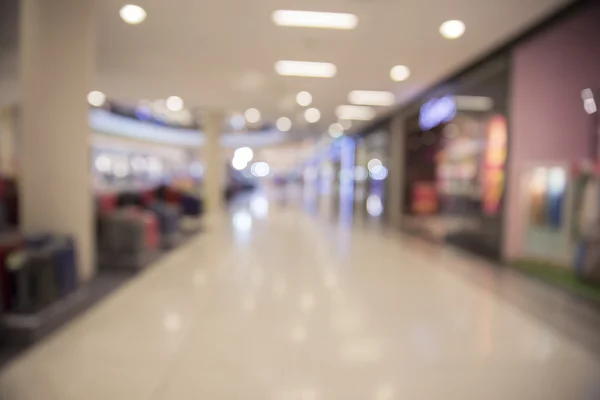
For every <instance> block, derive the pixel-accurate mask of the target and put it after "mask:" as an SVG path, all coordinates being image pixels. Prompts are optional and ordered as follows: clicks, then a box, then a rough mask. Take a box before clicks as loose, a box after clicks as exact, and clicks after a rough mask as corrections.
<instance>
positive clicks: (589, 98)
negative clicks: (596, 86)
mask: <svg viewBox="0 0 600 400" xmlns="http://www.w3.org/2000/svg"><path fill="white" fill-rule="evenodd" d="M581 99H582V100H583V108H584V109H585V112H586V113H588V114H593V113H595V112H596V111H598V108H597V107H596V100H594V93H593V92H592V89H584V90H582V91H581Z"/></svg>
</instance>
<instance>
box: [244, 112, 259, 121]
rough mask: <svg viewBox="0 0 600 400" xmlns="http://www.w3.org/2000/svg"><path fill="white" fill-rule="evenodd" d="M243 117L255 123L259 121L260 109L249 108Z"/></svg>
mask: <svg viewBox="0 0 600 400" xmlns="http://www.w3.org/2000/svg"><path fill="white" fill-rule="evenodd" d="M244 117H245V118H246V121H248V122H249V123H251V124H256V123H258V122H259V121H260V111H258V110H257V109H256V108H249V109H247V110H246V112H245V113H244Z"/></svg>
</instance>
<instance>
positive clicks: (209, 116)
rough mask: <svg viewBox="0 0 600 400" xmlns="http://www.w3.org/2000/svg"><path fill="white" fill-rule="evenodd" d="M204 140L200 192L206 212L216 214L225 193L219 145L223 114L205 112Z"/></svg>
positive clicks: (223, 170) (221, 153) (222, 161)
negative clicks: (202, 195)
mask: <svg viewBox="0 0 600 400" xmlns="http://www.w3.org/2000/svg"><path fill="white" fill-rule="evenodd" d="M203 128H204V135H205V138H206V139H205V141H204V146H203V147H202V150H201V151H202V156H203V157H202V159H203V160H204V180H203V183H202V193H203V194H204V199H205V201H206V206H207V212H208V214H213V215H214V214H218V213H219V211H220V210H221V209H222V207H223V199H224V195H225V180H226V176H225V164H224V159H223V148H222V145H221V133H222V132H221V131H222V128H223V114H222V113H220V112H218V111H210V112H206V113H205V116H204V120H203Z"/></svg>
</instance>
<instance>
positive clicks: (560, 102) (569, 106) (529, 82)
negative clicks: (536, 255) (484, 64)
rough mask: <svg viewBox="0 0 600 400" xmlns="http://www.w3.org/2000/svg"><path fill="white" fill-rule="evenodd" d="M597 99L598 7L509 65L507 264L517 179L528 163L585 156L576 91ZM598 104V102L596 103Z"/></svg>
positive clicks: (516, 219)
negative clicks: (587, 90)
mask: <svg viewBox="0 0 600 400" xmlns="http://www.w3.org/2000/svg"><path fill="white" fill-rule="evenodd" d="M585 88H592V89H596V90H598V92H599V94H600V3H596V4H595V5H594V6H592V7H589V8H587V9H586V10H582V11H580V12H578V13H577V14H575V15H573V17H571V18H569V19H568V20H566V21H562V22H560V23H558V24H557V25H554V26H552V27H551V28H549V29H547V30H545V31H543V32H542V33H541V34H539V35H536V36H535V37H533V38H532V39H530V40H528V41H526V42H525V43H523V44H521V45H519V46H518V47H517V48H516V49H515V52H514V58H513V66H512V105H511V140H510V165H509V171H508V173H509V194H508V195H509V197H508V204H507V207H508V212H507V214H506V216H507V218H508V219H507V221H506V225H505V227H506V229H505V241H504V244H505V249H504V254H505V256H506V258H507V259H511V258H513V257H515V256H517V255H518V253H519V247H520V244H521V243H522V241H523V221H522V215H521V208H520V204H519V202H520V199H521V198H522V194H521V193H520V191H519V189H520V188H519V186H520V176H521V175H522V173H523V170H524V168H525V166H526V165H527V163H528V162H554V161H568V162H575V161H578V160H581V159H582V158H584V157H586V156H587V154H588V153H589V149H588V147H589V135H590V126H591V119H590V116H589V115H587V114H586V113H585V111H584V110H583V103H582V100H581V91H582V90H583V89H585ZM597 101H598V103H600V101H599V100H598V99H597Z"/></svg>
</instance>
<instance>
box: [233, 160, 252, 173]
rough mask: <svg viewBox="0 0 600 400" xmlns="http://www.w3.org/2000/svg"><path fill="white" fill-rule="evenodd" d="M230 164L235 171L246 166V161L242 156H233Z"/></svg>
mask: <svg viewBox="0 0 600 400" xmlns="http://www.w3.org/2000/svg"><path fill="white" fill-rule="evenodd" d="M231 166H232V167H233V169H235V170H236V171H241V170H243V169H244V168H246V167H247V166H248V161H246V160H244V159H243V158H238V157H234V158H233V160H231Z"/></svg>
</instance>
